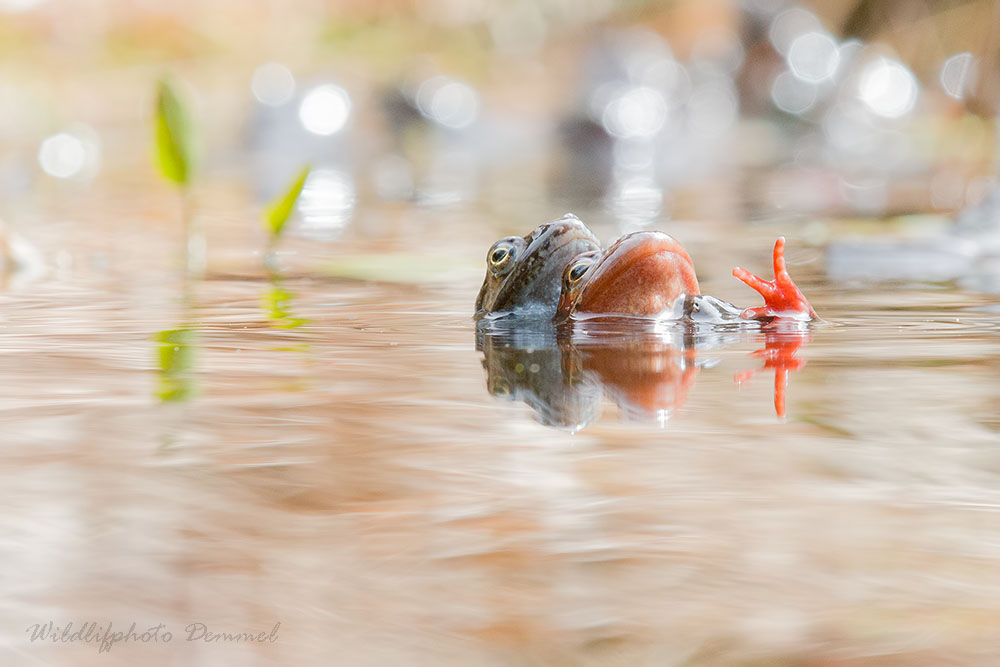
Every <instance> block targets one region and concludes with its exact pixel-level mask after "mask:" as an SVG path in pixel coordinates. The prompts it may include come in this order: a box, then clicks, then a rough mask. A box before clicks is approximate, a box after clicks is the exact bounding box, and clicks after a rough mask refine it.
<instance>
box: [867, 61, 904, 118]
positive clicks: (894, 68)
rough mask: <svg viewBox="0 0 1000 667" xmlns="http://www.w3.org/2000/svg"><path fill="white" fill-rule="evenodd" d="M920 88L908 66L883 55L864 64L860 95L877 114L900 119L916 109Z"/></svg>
mask: <svg viewBox="0 0 1000 667" xmlns="http://www.w3.org/2000/svg"><path fill="white" fill-rule="evenodd" d="M918 89H919V86H918V84H917V79H916V77H914V76H913V73H912V72H910V70H909V69H907V67H906V66H905V65H903V64H902V63H900V62H899V61H897V60H893V59H892V58H886V57H882V58H878V59H876V60H873V61H872V62H870V63H868V64H867V65H865V67H864V70H863V71H862V72H861V78H860V81H859V83H858V98H859V99H860V100H861V101H862V102H864V104H865V106H867V107H868V109H870V110H871V112H872V113H874V114H876V115H878V116H882V117H883V118H901V117H902V116H905V115H906V114H908V113H910V112H911V111H913V107H914V106H915V105H916V103H917V92H918Z"/></svg>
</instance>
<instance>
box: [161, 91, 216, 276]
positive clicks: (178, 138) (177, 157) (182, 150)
mask: <svg viewBox="0 0 1000 667" xmlns="http://www.w3.org/2000/svg"><path fill="white" fill-rule="evenodd" d="M153 135H154V148H155V155H154V157H155V160H154V163H155V165H156V167H157V169H158V170H159V172H160V174H161V175H162V176H163V178H165V179H166V180H167V181H169V182H171V183H173V184H175V185H176V186H177V188H178V190H179V191H180V194H181V217H182V218H183V221H184V236H185V239H186V244H185V253H184V259H185V264H186V265H187V270H188V274H189V275H197V274H200V273H201V271H202V270H203V268H204V263H205V248H204V239H203V238H202V236H201V233H200V232H199V230H198V229H197V228H196V227H195V219H194V215H193V214H192V211H191V201H190V194H189V192H188V187H189V186H190V185H191V181H192V178H193V175H194V171H195V163H196V156H195V140H194V130H193V124H192V122H191V116H190V114H189V113H188V111H187V108H186V107H185V105H184V102H183V101H182V100H181V98H180V96H179V95H178V94H177V90H176V89H175V88H174V86H173V85H171V83H170V81H169V80H167V79H165V78H164V79H160V81H159V83H157V85H156V108H155V110H154V114H153Z"/></svg>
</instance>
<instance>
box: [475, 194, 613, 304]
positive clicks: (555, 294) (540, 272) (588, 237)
mask: <svg viewBox="0 0 1000 667" xmlns="http://www.w3.org/2000/svg"><path fill="white" fill-rule="evenodd" d="M600 247H601V246H600V243H598V241H597V238H596V237H595V236H594V234H593V233H592V232H591V231H590V230H589V229H588V228H587V226H586V225H584V224H583V223H582V222H580V219H579V218H577V217H576V216H575V215H572V214H569V213H568V214H566V215H565V216H563V217H562V218H561V219H559V220H554V221H552V222H547V223H545V224H542V225H539V226H538V227H536V228H535V229H534V231H532V232H531V233H530V234H528V235H527V236H524V237H520V236H508V237H506V238H502V239H500V240H499V241H497V242H496V243H494V244H493V245H492V246H491V247H490V249H489V252H488V253H487V254H486V264H487V268H486V278H485V280H483V286H482V288H481V289H480V290H479V296H478V297H477V298H476V313H475V318H476V319H477V320H478V319H481V318H483V317H486V316H494V315H500V314H508V313H518V314H522V315H524V314H531V315H536V316H538V317H544V318H551V317H552V315H553V314H554V313H555V306H556V302H557V301H558V299H559V290H560V285H561V283H560V281H561V279H562V274H563V269H564V268H565V267H566V264H567V263H568V262H569V261H570V260H571V259H573V258H574V257H576V256H577V255H580V254H582V253H587V252H590V251H593V250H597V249H599V248H600Z"/></svg>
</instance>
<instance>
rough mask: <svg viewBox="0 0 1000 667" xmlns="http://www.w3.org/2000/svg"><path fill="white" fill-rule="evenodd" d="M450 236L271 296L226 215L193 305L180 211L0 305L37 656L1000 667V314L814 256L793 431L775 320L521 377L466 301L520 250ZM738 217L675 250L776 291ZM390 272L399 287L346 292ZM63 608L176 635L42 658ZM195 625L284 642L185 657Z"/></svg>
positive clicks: (6, 400) (763, 235) (14, 549)
mask: <svg viewBox="0 0 1000 667" xmlns="http://www.w3.org/2000/svg"><path fill="white" fill-rule="evenodd" d="M433 218H434V216H431V215H427V216H426V217H424V218H421V219H417V220H415V219H413V217H407V216H406V215H403V216H402V217H400V218H399V219H398V221H399V224H398V225H397V226H395V227H392V229H393V230H394V231H392V232H391V233H388V234H381V235H378V236H377V237H374V238H366V237H365V234H364V233H356V234H354V235H349V236H348V237H347V238H346V239H344V240H343V241H341V242H340V243H328V244H321V245H310V244H309V243H308V242H307V241H305V240H303V239H292V240H290V243H289V245H288V247H287V249H286V253H285V255H283V259H282V266H283V268H282V270H281V271H280V275H279V276H272V277H271V278H270V279H269V278H268V277H267V275H266V273H265V272H264V271H263V270H262V269H261V268H260V258H259V256H258V255H256V254H255V251H256V248H258V247H259V245H257V243H256V240H255V239H254V237H253V235H252V234H248V233H247V229H248V228H249V225H250V224H251V223H247V222H246V221H243V220H238V219H229V220H228V221H227V220H224V219H215V220H213V221H212V224H211V225H210V226H209V228H210V230H211V231H210V233H209V247H210V266H209V271H208V274H207V276H206V277H205V279H204V280H194V281H187V283H186V284H185V281H183V280H181V279H180V276H179V272H178V271H177V270H176V264H175V263H174V262H173V259H174V257H173V256H172V255H171V254H170V248H172V247H174V246H172V245H171V244H172V243H173V242H174V240H175V235H174V233H173V232H172V231H171V228H170V227H169V226H167V225H163V226H161V227H153V228H148V227H147V228H137V227H135V226H133V225H129V224H127V223H126V221H117V220H112V221H109V222H106V223H105V224H106V225H108V226H109V227H110V228H111V230H112V231H115V232H116V234H112V235H110V237H109V238H115V239H117V240H116V241H114V242H113V243H110V244H105V243H100V244H99V243H96V242H95V241H94V240H93V239H92V237H91V236H89V235H88V234H86V233H85V231H84V230H83V229H82V228H81V227H77V226H72V225H69V226H64V227H51V228H50V230H51V233H52V234H53V235H56V236H58V237H59V238H60V239H61V241H60V242H61V243H62V244H63V245H64V246H65V247H66V248H68V250H67V251H66V252H67V253H69V254H68V255H65V256H62V258H61V259H60V260H59V261H56V262H54V263H53V266H51V267H50V269H51V270H50V271H49V273H48V274H47V275H46V276H45V277H44V278H41V279H39V280H38V281H36V282H33V283H30V284H29V285H26V286H25V285H22V286H11V287H9V288H8V290H7V291H6V292H5V293H3V294H2V295H0V318H2V322H0V325H2V329H0V378H2V382H0V432H2V433H3V440H2V441H3V445H4V446H3V448H2V449H0V477H2V480H0V488H2V492H0V494H2V496H3V502H4V507H5V508H6V511H5V512H4V513H3V516H2V518H0V526H2V532H0V535H2V537H0V557H2V559H3V561H4V562H5V563H6V564H7V565H6V567H5V571H4V574H3V575H2V579H3V589H4V591H5V595H4V596H3V602H2V604H0V627H2V628H3V643H4V644H6V645H7V646H8V648H7V649H5V650H7V651H11V652H12V653H10V655H12V656H13V658H12V659H13V661H14V662H13V663H11V664H75V665H90V664H93V665H103V666H107V665H110V664H134V663H136V662H142V663H144V664H172V663H171V662H170V661H171V660H181V661H182V662H183V663H184V664H219V663H220V662H225V663H226V664H304V663H310V662H328V663H332V662H336V660H337V658H336V656H349V660H347V663H348V664H428V665H441V664H462V665H466V664H483V665H491V664H495V665H504V664H537V665H543V664H544V665H552V664H567V665H569V664H595V665H596V664H620V665H639V664H650V665H654V664H655V665H665V664H678V665H680V664H683V665H720V664H788V665H792V664H795V665H800V664H801V665H860V664H875V663H873V662H867V661H866V660H878V661H879V662H878V664H927V665H940V664H954V663H959V662H961V663H977V662H978V663H979V664H983V662H982V661H983V660H987V661H989V660H990V659H992V658H995V657H997V648H996V647H997V646H1000V602H998V601H1000V574H998V573H1000V567H998V560H1000V514H998V512H1000V491H998V489H1000V484H998V482H1000V421H998V418H997V410H998V407H1000V382H998V381H997V378H998V377H1000V345H998V341H1000V316H998V314H997V310H996V307H995V303H996V297H995V296H989V295H982V294H977V293H974V292H969V291H961V290H959V289H957V288H955V287H953V286H949V285H931V284H908V285H895V286H887V285H869V286H861V287H858V286H855V287H851V288H848V287H847V286H844V285H836V284H832V283H830V282H828V281H827V280H826V279H825V277H824V275H823V272H822V263H821V261H820V257H821V252H820V251H818V250H815V249H809V248H808V247H806V246H805V245H804V244H802V243H797V244H796V245H793V247H792V248H790V261H791V263H792V264H793V266H792V269H791V270H792V272H793V275H795V276H796V277H798V278H799V279H800V280H801V284H802V286H803V288H804V290H805V291H806V293H807V294H808V295H809V296H810V298H811V300H812V303H813V305H814V306H815V308H816V310H817V311H818V312H819V313H820V314H821V315H822V316H823V318H824V323H822V324H820V325H818V326H814V327H811V328H810V329H809V331H808V332H807V334H805V335H804V337H803V338H802V340H801V343H802V344H801V345H799V346H796V347H797V349H796V350H795V351H794V358H795V359H796V360H797V361H796V363H795V364H792V365H790V366H787V370H788V386H787V394H786V397H785V402H786V405H785V412H786V415H785V417H784V418H779V417H778V416H777V415H776V412H775V405H774V386H775V384H774V371H773V370H772V369H768V368H764V366H765V363H766V358H767V355H766V352H765V353H762V354H763V356H761V354H758V355H756V356H755V355H754V352H755V351H758V350H766V349H767V347H768V346H767V343H768V341H767V337H766V335H765V334H764V333H763V332H760V331H753V330H749V331H742V332H735V333H734V332H730V333H728V334H726V335H724V336H723V335H721V334H720V336H719V337H718V338H717V339H715V340H714V341H710V343H711V344H708V345H704V346H702V347H699V348H697V354H694V355H690V356H689V355H686V353H685V350H684V345H683V341H682V344H681V345H680V346H679V347H678V346H677V345H671V342H672V341H673V342H674V343H676V338H670V337H669V336H667V337H662V336H661V337H659V338H657V337H656V336H648V335H643V336H637V337H633V338H631V339H629V341H627V342H626V343H622V341H621V340H619V341H618V342H617V343H616V344H617V345H618V347H617V348H615V347H611V348H609V347H608V346H607V345H604V344H602V343H601V341H599V340H598V341H596V342H595V341H584V342H583V343H580V341H577V343H578V344H577V345H576V346H575V347H574V348H573V349H571V350H569V351H568V352H567V351H565V350H560V348H559V347H558V344H556V343H554V342H553V341H551V340H550V341H548V342H546V340H543V339H539V340H538V341H537V342H538V345H537V346H535V345H534V343H533V341H532V340H531V339H530V336H528V338H527V339H525V340H520V341H518V343H517V344H516V345H514V346H513V349H514V352H518V350H520V352H519V354H521V355H526V356H522V357H517V358H513V360H511V359H507V360H506V361H505V360H504V359H502V358H501V357H503V353H502V349H503V345H504V344H505V342H504V341H505V339H502V338H501V339H498V340H497V341H495V342H497V345H496V347H497V348H498V349H500V350H501V352H498V353H497V354H496V355H495V356H494V357H491V359H492V361H491V360H487V359H486V357H485V354H484V351H482V350H480V349H477V337H476V332H475V328H474V323H473V321H472V319H471V315H472V303H473V300H474V297H475V294H476V291H477V290H478V287H479V282H480V281H481V268H480V266H479V262H480V261H482V260H481V258H482V256H483V254H484V252H485V249H486V248H487V247H488V245H489V243H490V242H491V241H492V238H491V237H492V236H493V231H491V228H490V226H489V225H482V224H478V222H479V221H476V220H473V222H470V226H469V229H470V233H469V234H468V236H467V237H463V236H461V235H459V236H457V237H456V235H455V234H453V233H446V230H448V229H449V227H448V226H447V225H446V224H444V223H441V224H440V226H435V223H434V222H433ZM386 219H391V218H388V217H387V218H386ZM473 223H476V224H473ZM409 225H413V227H412V228H411V227H409ZM732 230H734V233H732V234H715V233H708V232H705V231H704V230H699V228H697V227H695V226H691V225H684V224H683V223H677V225H676V226H675V227H673V228H669V229H668V231H670V232H671V233H674V234H675V235H676V236H678V237H679V238H681V239H682V240H684V241H685V242H686V243H688V245H689V249H690V251H691V254H692V255H693V257H694V258H695V261H696V263H697V264H698V267H699V271H700V275H699V278H700V279H701V280H702V286H703V289H704V290H705V291H706V292H708V293H712V294H715V295H717V296H719V297H721V298H727V299H729V300H732V301H734V302H737V303H743V304H745V305H757V301H756V299H754V296H755V295H753V294H751V293H749V290H746V289H745V288H742V287H741V286H740V285H739V284H738V283H737V282H736V281H735V280H734V279H732V278H730V277H729V276H728V271H729V269H730V268H731V267H732V266H733V264H734V263H740V264H742V265H743V266H747V267H748V268H751V269H754V270H760V271H766V270H767V261H768V252H769V250H770V244H771V242H772V241H773V238H774V235H775V232H777V231H779V230H777V229H771V228H768V227H766V226H762V227H756V228H745V227H743V226H739V225H735V224H734V225H733V226H732ZM499 231H500V230H499V229H498V230H497V232H498V233H496V236H499V235H500V233H499ZM503 231H504V233H506V229H505V230H503ZM525 231H527V230H525ZM781 231H784V230H781ZM786 233H787V232H786ZM130 239H131V240H132V241H135V242H133V243H130V242H129V240H130ZM140 239H141V240H140ZM387 239H388V240H387ZM793 240H794V239H793ZM359 253H366V256H368V257H373V256H380V257H382V258H383V260H384V261H383V264H382V265H381V266H382V267H383V268H381V269H376V270H375V273H376V274H378V272H379V271H381V272H382V275H383V277H386V278H388V279H386V280H372V279H370V278H372V277H373V276H362V277H364V278H366V279H353V278H345V277H343V275H345V274H352V272H353V273H354V274H356V273H357V267H354V268H351V267H350V266H348V268H347V269H345V268H344V267H345V266H346V265H345V264H344V262H346V261H348V260H349V258H350V257H352V256H354V257H356V256H357V255H358V254H359ZM387 253H388V255H387ZM386 257H388V259H386ZM441 258H447V261H443V260H442V259H441ZM337 261H340V262H341V263H340V264H337V266H338V267H339V268H336V267H335V268H331V267H332V266H334V264H336V262H337ZM385 267H392V270H391V271H390V270H389V269H386V268H385ZM387 272H388V273H387ZM331 274H338V275H339V277H338V275H331ZM374 277H378V275H376V276H374ZM543 338H544V336H543ZM508 342H509V341H508ZM479 347H480V348H482V347H483V344H482V342H480V345H479ZM546 350H548V352H546ZM509 351H510V350H508V352H509ZM511 354H514V353H511ZM574 355H575V356H574ZM510 356H511V355H510V354H508V357H510ZM514 356H517V355H516V354H515V355H514ZM574 358H575V359H576V361H573V359H574ZM484 363H485V366H484ZM491 364H492V366H491ZM518 364H520V365H521V369H520V370H517V365H518ZM574 364H576V365H575V366H574ZM535 366H537V368H534V367H535ZM573 369H576V371H573ZM568 371H573V372H574V373H576V374H575V375H572V378H568V376H564V373H567V372H568ZM755 371H756V372H755ZM525 373H527V374H528V375H534V376H537V378H536V379H532V378H530V377H528V378H527V379H524V377H525ZM511 374H513V375H514V376H518V377H521V378H522V381H521V385H516V382H515V381H514V380H512V379H511ZM553 377H554V378H557V380H558V383H562V384H557V385H553V383H552V381H551V378H553ZM546 378H548V379H546ZM567 378H568V379H567ZM566 382H569V386H570V388H571V389H573V391H571V392H569V393H566V392H565V391H563V392H562V393H560V391H561V388H564V385H565V383H566ZM501 383H506V385H507V386H506V387H503V386H501ZM574 383H575V384H574ZM518 386H519V387H520V389H518ZM553 406H556V407H553ZM554 414H555V415H557V416H561V419H554V418H553V415H554ZM49 620H52V621H54V622H55V623H56V624H57V625H61V624H65V623H66V622H67V621H73V622H74V623H75V624H80V623H83V622H88V621H92V622H97V623H99V624H106V623H107V622H109V621H111V622H113V623H114V624H115V626H116V627H117V626H125V628H126V629H127V627H128V625H129V624H130V623H131V622H133V621H135V622H136V623H137V626H138V627H141V628H146V627H151V626H155V625H157V624H158V623H164V624H166V626H167V627H168V628H169V629H170V630H171V631H172V632H173V634H174V637H173V640H172V642H171V643H170V644H160V645H157V646H147V645H136V644H135V643H132V644H128V643H125V644H118V645H116V646H114V648H113V649H112V650H111V652H110V654H99V652H98V649H97V647H96V646H95V645H83V644H80V643H49V644H46V645H41V644H39V643H30V642H29V641H28V638H27V635H26V634H25V632H24V630H25V628H28V627H29V626H30V625H32V624H33V623H36V622H45V621H49ZM192 622H201V623H205V624H206V625H207V626H209V627H212V628H217V629H218V630H219V631H226V632H240V631H253V632H259V631H262V630H263V631H270V630H271V628H272V627H273V626H274V624H275V623H276V622H280V623H281V626H280V640H279V641H277V642H274V643H264V644H260V645H246V644H244V645H232V644H229V645H220V644H212V643H204V642H200V641H195V642H187V641H185V632H184V627H185V626H186V625H187V624H189V623H192Z"/></svg>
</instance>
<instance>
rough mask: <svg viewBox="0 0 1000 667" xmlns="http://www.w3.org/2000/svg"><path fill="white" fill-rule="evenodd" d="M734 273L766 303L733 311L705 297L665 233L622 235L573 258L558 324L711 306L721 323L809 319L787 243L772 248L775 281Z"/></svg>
mask: <svg viewBox="0 0 1000 667" xmlns="http://www.w3.org/2000/svg"><path fill="white" fill-rule="evenodd" d="M733 275H734V276H736V278H738V279H739V280H741V281H743V282H744V283H745V284H746V285H747V286H749V287H751V288H753V289H754V290H756V291H757V292H758V293H759V294H760V295H761V296H762V297H764V305H763V306H761V307H757V308H746V309H743V310H740V309H737V308H735V307H734V306H731V305H729V304H726V303H725V302H722V301H720V300H718V299H714V298H712V297H707V296H703V295H702V294H701V290H700V288H699V287H698V279H697V277H696V276H695V270H694V263H693V262H692V261H691V256H690V255H688V253H687V251H686V250H685V249H684V247H683V246H682V245H681V244H680V243H678V242H677V241H676V240H675V239H674V238H673V237H671V236H669V235H668V234H664V233H663V232H635V233H633V234H626V235H625V236H623V237H621V238H620V239H618V240H617V241H615V242H614V243H613V244H611V246H609V247H608V248H607V249H606V250H603V251H600V250H592V251H589V252H585V253H581V254H580V255H577V256H576V257H575V258H574V259H573V260H572V261H570V262H569V264H567V265H566V269H565V271H564V272H563V282H562V292H561V294H560V297H559V303H558V306H557V309H556V315H555V320H556V322H559V323H563V322H568V321H572V320H585V319H590V318H594V317H609V316H610V317H633V318H668V319H680V318H681V317H684V316H690V315H691V314H692V313H696V312H698V311H699V310H701V309H702V308H705V307H709V308H711V309H714V310H715V311H717V312H718V314H719V315H720V317H721V318H722V319H723V320H725V319H734V318H739V319H744V320H751V319H752V320H771V319H774V318H777V317H782V318H794V319H798V320H809V319H815V318H816V311H814V310H813V308H812V306H811V305H809V301H808V300H807V299H806V297H805V295H804V294H802V291H801V290H800V289H799V288H798V286H797V285H796V284H795V282H794V281H793V280H792V278H791V276H790V275H789V274H788V269H787V267H786V266H785V239H784V238H779V239H778V240H777V242H776V243H775V244H774V276H775V277H774V280H770V281H768V280H764V279H763V278H760V277H758V276H755V275H754V274H752V273H750V272H749V271H746V270H745V269H741V268H736V269H733Z"/></svg>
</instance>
